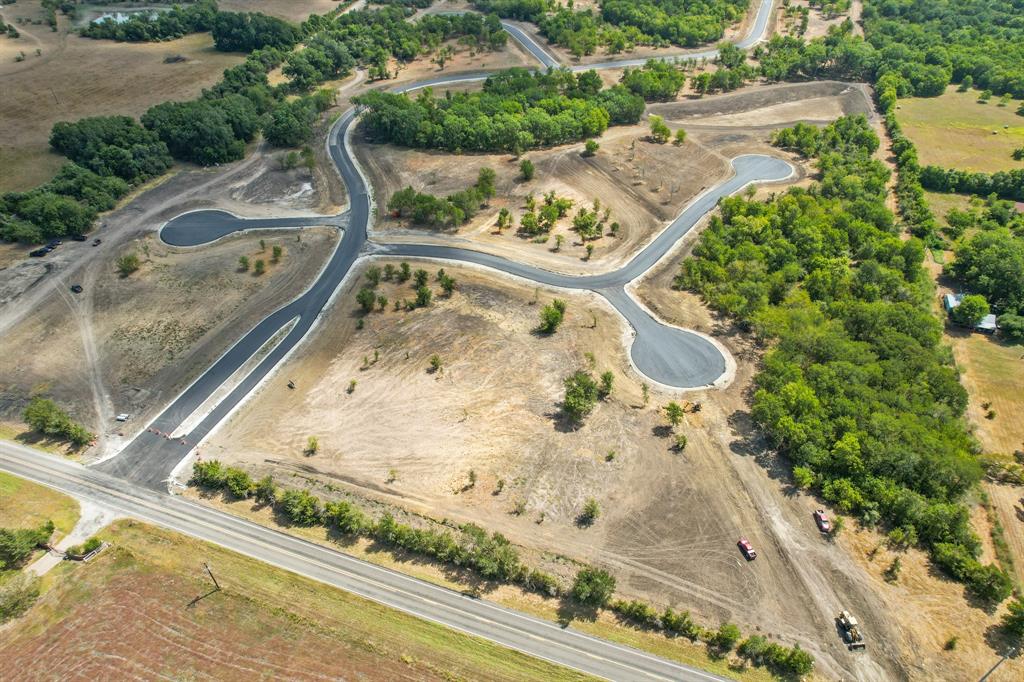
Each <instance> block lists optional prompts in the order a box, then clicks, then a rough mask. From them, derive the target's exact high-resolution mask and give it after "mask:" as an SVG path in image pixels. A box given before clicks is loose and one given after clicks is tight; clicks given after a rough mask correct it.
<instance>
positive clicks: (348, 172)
mask: <svg viewBox="0 0 1024 682" xmlns="http://www.w3.org/2000/svg"><path fill="white" fill-rule="evenodd" d="M771 4H772V3H771V0H763V2H762V5H761V9H760V10H759V14H758V19H757V21H755V25H754V29H755V31H752V32H751V34H750V35H748V37H747V38H746V39H745V41H748V42H756V40H755V35H756V30H757V27H758V26H760V29H759V30H760V31H761V32H762V33H763V31H764V30H765V27H766V25H767V24H766V23H765V21H762V16H763V15H766V14H770V11H768V10H770V9H771ZM766 7H767V10H766V9H765V8H766ZM512 28H513V31H512V35H513V37H515V38H516V39H520V40H524V41H526V42H524V45H525V46H526V47H527V49H529V50H530V51H531V53H533V54H535V55H536V56H537V57H538V59H540V60H541V61H542V62H544V61H545V59H550V55H547V53H546V52H544V51H543V48H541V47H540V46H539V45H537V43H536V42H533V41H531V40H530V39H529V37H528V36H525V35H524V34H523V33H522V31H519V30H518V29H515V27H512ZM616 63H619V62H616ZM588 68H593V67H588ZM599 68H604V66H603V65H600V66H599ZM486 77H487V73H486V72H470V73H458V74H448V75H444V76H439V77H437V78H434V79H430V80H427V81H422V82H418V83H414V84H411V85H406V86H400V87H397V88H394V89H393V90H394V91H396V92H409V91H412V90H416V89H420V88H424V87H432V86H438V85H444V84H448V83H456V82H465V81H472V80H481V79H484V78H486ZM357 113H358V112H357V111H356V110H355V109H350V110H349V111H347V112H345V114H343V115H342V116H341V117H340V118H339V119H338V121H337V122H336V123H335V125H334V127H333V128H332V130H331V132H330V134H329V136H328V151H329V152H330V154H331V158H332V160H333V161H334V163H335V166H336V167H337V168H338V172H339V173H340V174H341V176H342V179H343V180H344V182H345V186H346V187H347V188H348V191H349V194H350V195H351V197H352V201H351V205H350V207H349V210H348V211H347V212H346V213H345V214H343V215H342V216H324V217H321V218H316V217H301V218H264V219H245V218H238V217H236V216H234V215H232V214H230V213H227V212H225V211H194V212H190V213H186V214H183V215H181V216H178V217H177V218H175V219H174V220H171V221H170V222H168V223H167V224H166V225H165V226H164V227H163V228H162V230H161V237H162V238H163V239H164V241H166V242H167V243H169V244H174V245H177V246H195V245H199V244H205V243H209V242H211V241H215V240H217V239H220V238H222V237H224V236H225V235H227V234H231V233H232V232H236V231H244V230H251V229H266V228H274V227H301V226H305V225H314V224H335V225H344V224H347V225H348V226H350V227H348V228H346V229H345V231H344V236H343V237H342V239H341V241H340V243H339V244H338V247H337V249H336V251H335V253H334V254H333V256H332V257H331V259H330V261H329V262H328V264H327V266H326V267H325V269H324V271H323V273H322V274H321V276H320V278H319V279H318V280H317V281H316V282H315V283H314V284H313V286H312V287H311V288H310V289H309V290H308V291H307V292H305V293H304V294H303V295H301V296H300V297H299V298H297V299H295V300H294V301H292V302H291V303H289V304H287V305H285V306H284V307H282V308H281V309H279V310H277V311H275V312H274V313H272V314H271V315H270V316H269V317H267V318H265V319H264V320H263V321H261V322H260V323H259V324H258V325H257V326H256V327H254V328H253V329H252V330H251V331H249V332H248V333H247V334H246V335H245V336H243V337H242V338H241V339H240V340H239V341H238V342H237V343H236V344H235V345H234V346H232V347H231V348H230V349H229V350H228V351H227V352H226V353H225V354H224V355H223V356H222V357H221V358H219V359H218V360H217V362H216V363H214V364H213V365H212V366H211V367H210V368H209V369H208V370H207V371H206V372H205V373H203V375H202V376H200V377H199V378H198V379H197V380H196V381H195V382H194V383H193V384H192V385H191V386H189V387H188V388H187V389H186V390H185V391H184V392H183V393H182V394H181V395H180V396H179V397H178V398H176V399H175V400H174V401H173V402H172V403H171V404H170V405H169V406H168V407H167V408H166V409H165V410H164V411H163V412H162V413H161V414H160V415H159V416H158V417H157V418H156V419H155V420H154V421H153V422H152V423H151V424H150V427H149V429H147V430H146V431H143V432H142V433H141V434H139V436H138V437H136V438H135V439H134V440H133V441H132V442H131V443H129V444H128V445H127V446H126V447H125V448H124V449H123V450H122V451H121V452H120V453H118V454H117V456H115V457H113V458H111V459H109V460H106V461H104V462H102V463H100V464H98V465H96V468H98V469H100V470H102V471H105V472H107V473H110V474H113V475H116V476H121V477H124V478H127V479H129V480H132V481H134V482H136V483H140V484H142V485H146V486H149V487H152V488H154V489H161V488H163V487H165V486H166V482H167V481H168V479H169V478H170V476H171V473H172V471H173V470H174V468H175V467H176V466H177V465H178V463H179V462H181V460H182V459H184V457H185V456H186V455H187V454H188V453H189V452H190V451H191V450H192V448H193V447H194V445H195V444H196V443H198V442H199V441H201V440H202V439H203V438H204V437H205V436H206V435H207V434H208V433H209V432H210V431H211V430H212V429H213V428H214V427H215V426H216V425H217V424H219V423H220V422H221V421H222V420H223V419H224V418H226V417H227V415H228V414H229V413H230V412H231V411H232V410H233V409H235V407H237V406H238V405H239V404H240V403H241V402H242V401H243V400H244V399H245V397H246V396H247V395H249V393H250V392H251V391H252V390H253V389H254V388H255V387H256V386H257V385H258V384H259V383H260V382H261V381H262V380H263V379H264V378H265V377H266V376H267V375H268V374H269V373H270V372H271V371H272V370H273V368H274V367H276V366H277V365H278V364H279V363H280V362H281V360H282V359H283V358H284V357H285V356H286V355H287V354H288V353H289V352H290V351H291V350H292V349H293V348H294V347H295V346H296V345H297V344H298V343H299V342H300V341H301V340H302V339H303V337H304V336H305V335H306V333H307V332H308V331H309V330H310V328H311V327H312V326H313V324H314V322H315V321H316V320H317V318H318V317H319V315H320V313H321V312H322V310H323V309H324V307H325V306H326V305H327V303H328V302H329V301H330V299H331V297H332V296H333V295H334V294H335V293H336V292H337V290H338V288H339V285H340V284H341V282H342V281H343V280H344V279H345V277H346V276H347V275H348V273H349V271H350V269H351V267H352V265H353V263H355V261H356V259H357V258H358V257H359V256H360V255H361V254H362V253H363V252H364V247H365V246H366V245H367V239H368V237H367V229H368V226H369V219H370V201H369V194H368V188H367V185H366V181H365V179H364V178H363V176H362V174H361V173H360V172H359V170H358V167H357V165H356V162H355V160H354V159H353V158H352V155H351V154H350V152H349V149H348V147H347V145H346V144H345V138H346V135H347V134H348V133H349V130H350V128H351V126H352V124H353V123H354V121H355V120H356V116H357ZM733 170H734V174H733V176H732V177H731V178H729V179H728V180H726V181H724V182H723V183H721V184H719V185H717V186H715V187H713V188H711V189H710V190H708V191H707V192H705V193H704V194H702V195H701V196H700V197H698V198H697V199H696V200H695V201H694V202H692V203H691V204H690V206H688V207H687V208H686V209H685V210H684V211H683V213H682V214H681V215H680V216H679V217H678V218H677V219H676V220H675V221H673V223H672V224H671V225H670V226H669V227H668V228H666V229H665V230H664V231H663V232H662V233H661V234H660V235H658V237H657V238H656V239H655V240H654V241H652V242H651V243H650V244H649V245H648V246H647V247H646V248H644V249H643V250H642V251H641V252H640V253H639V254H638V255H637V256H636V257H634V258H633V259H632V260H631V261H630V262H629V263H627V264H626V265H625V266H624V267H623V268H621V269H619V270H616V271H613V272H610V273H604V274H600V275H594V276H589V277H578V276H569V275H562V274H558V273H554V272H550V271H547V270H542V269H539V268H534V267H531V266H528V265H524V264H521V263H516V262H514V261H509V260H506V259H503V258H500V257H497V256H493V255H490V254H485V253H481V252H477V251H471V250H467V249H457V248H450V247H443V246H429V245H415V244H402V245H386V244H385V245H380V246H379V249H378V250H379V251H380V252H383V253H388V254H391V255H395V256H405V257H410V258H411V257H430V258H443V259H449V260H455V261H463V262H469V263H475V264H479V265H485V266H487V267H492V268H494V269H496V270H500V271H502V272H505V273H508V274H512V275H517V276H520V277H525V278H527V279H530V280H533V281H536V282H539V283H543V284H547V285H551V286H556V287H564V288H572V289H589V290H592V291H594V292H596V293H598V294H599V295H601V296H603V297H604V298H605V299H606V300H608V301H609V302H610V303H611V304H612V305H613V306H614V307H615V308H616V310H618V312H619V313H620V314H621V315H622V316H623V317H624V318H625V319H626V320H627V321H628V322H629V324H630V325H631V326H632V328H633V331H634V333H635V336H634V341H633V343H632V345H631V346H630V357H631V360H632V362H633V364H634V365H635V366H636V368H637V369H638V370H639V371H640V372H642V373H643V374H644V375H646V376H647V377H649V378H650V379H652V380H653V381H655V382H657V383H659V384H662V385H664V386H666V387H670V388H695V387H701V386H709V385H712V384H713V383H714V382H715V381H716V380H718V379H719V378H720V377H722V376H723V374H724V373H725V371H726V368H727V365H726V357H725V355H724V354H723V351H722V350H720V348H719V347H718V346H717V345H716V344H715V343H714V342H713V341H712V340H711V339H709V338H707V337H705V336H702V335H700V334H697V333H695V332H692V331H686V330H682V329H678V328H675V327H670V326H668V325H665V324H663V323H661V322H660V321H658V320H657V319H655V318H654V317H653V316H652V315H651V314H650V313H649V312H648V311H647V310H646V309H644V308H643V307H642V306H640V305H639V304H638V303H637V301H635V300H634V299H633V298H632V297H631V296H630V295H629V294H628V293H627V292H626V289H625V285H626V284H627V283H628V282H630V281H632V280H634V279H636V278H637V277H639V276H640V275H642V274H643V273H644V272H646V271H647V270H648V269H650V268H651V267H652V266H653V265H654V264H655V263H657V262H658V260H660V259H661V258H662V257H663V256H664V255H665V253H667V252H668V250H670V249H671V248H672V246H673V245H674V244H675V243H676V242H677V241H678V240H679V239H680V238H681V237H682V236H683V235H684V234H686V232H687V231H688V230H690V229H691V228H692V227H693V226H694V225H695V224H696V223H697V221H699V220H700V218H701V217H702V216H703V215H704V214H706V213H707V212H708V211H710V210H712V209H713V208H714V207H715V206H716V204H717V203H718V200H719V199H720V198H721V197H723V196H727V195H729V194H733V193H735V192H737V191H739V190H740V189H742V188H743V187H744V186H746V185H747V184H749V183H751V182H758V181H762V182H764V181H769V182H770V181H778V180H782V179H784V178H786V177H787V176H789V175H790V174H791V173H792V167H791V166H790V165H789V164H788V163H786V162H785V161H782V160H781V159H778V158H775V157H769V156H763V155H749V156H741V157H737V158H736V159H734V160H733ZM293 320H295V321H296V323H295V326H294V327H293V328H292V329H291V331H289V332H288V334H287V336H286V337H285V338H284V339H283V341H281V342H280V343H278V344H277V345H276V346H275V347H274V349H273V350H272V351H271V352H270V353H269V354H268V355H267V356H266V357H265V358H264V359H263V360H262V361H261V362H260V363H259V364H258V365H257V366H256V368H255V369H253V370H252V371H251V372H250V373H249V374H248V375H247V376H246V377H245V378H244V379H243V380H242V381H241V382H240V383H239V384H238V385H237V386H236V387H235V388H234V389H233V390H232V391H231V392H230V393H229V394H228V395H227V396H226V397H225V398H224V399H222V400H221V401H220V402H219V403H218V404H217V406H216V407H215V408H214V409H213V411H212V412H210V413H209V414H208V415H207V416H206V417H205V418H203V419H202V421H201V422H200V423H199V424H198V426H196V427H195V428H194V429H193V430H192V431H191V432H190V433H188V434H187V435H186V436H185V437H184V439H182V440H172V439H170V438H168V437H167V435H166V434H169V433H174V432H175V431H176V430H177V429H178V428H179V427H180V425H181V424H182V423H183V422H184V421H185V419H187V418H188V417H189V415H191V414H192V413H193V412H194V411H195V410H196V409H197V408H199V407H200V406H201V405H202V404H203V403H204V402H205V401H206V400H207V398H209V396H211V395H212V394H213V393H214V391H215V390H216V389H217V388H218V387H220V386H221V385H222V384H223V383H224V382H225V381H227V380H228V379H229V378H230V377H231V376H232V375H233V374H234V373H235V371H236V370H238V369H239V368H240V367H242V365H243V364H245V362H246V361H247V360H248V359H249V358H250V357H252V356H253V355H254V354H255V353H256V352H257V351H258V350H259V349H260V348H261V347H263V346H264V344H266V343H267V341H268V340H270V339H271V338H272V337H273V336H274V335H275V334H276V333H277V332H278V331H279V330H281V329H282V328H283V327H284V326H285V325H287V324H289V323H290V322H291V321H293Z"/></svg>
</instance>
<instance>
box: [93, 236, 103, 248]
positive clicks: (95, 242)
mask: <svg viewBox="0 0 1024 682" xmlns="http://www.w3.org/2000/svg"><path fill="white" fill-rule="evenodd" d="M102 241H103V240H102V239H100V238H99V237H96V239H93V240H92V245H93V246H99V245H100V243H101V242H102Z"/></svg>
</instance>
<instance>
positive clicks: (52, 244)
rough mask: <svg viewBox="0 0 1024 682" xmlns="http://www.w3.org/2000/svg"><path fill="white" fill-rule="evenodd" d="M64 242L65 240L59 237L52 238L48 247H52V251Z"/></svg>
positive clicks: (47, 244)
mask: <svg viewBox="0 0 1024 682" xmlns="http://www.w3.org/2000/svg"><path fill="white" fill-rule="evenodd" d="M63 243H64V242H62V241H61V240H59V239H51V240H50V241H49V242H47V243H46V248H48V249H50V250H51V251H52V250H53V249H55V248H57V247H58V246H60V245H61V244H63Z"/></svg>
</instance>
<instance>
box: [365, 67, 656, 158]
mask: <svg viewBox="0 0 1024 682" xmlns="http://www.w3.org/2000/svg"><path fill="white" fill-rule="evenodd" d="M601 85H602V84H601V78H600V76H598V75H597V74H596V73H595V72H592V71H591V72H586V73H583V74H580V75H579V76H577V75H576V74H574V73H572V72H570V71H568V70H553V71H550V72H548V73H531V72H530V71H527V70H526V69H521V68H517V69H508V70H506V71H502V72H500V73H498V74H495V75H492V76H490V77H489V78H488V79H487V80H486V81H485V82H484V86H483V90H482V91H481V92H471V93H455V94H452V93H450V92H449V93H446V95H445V97H444V98H436V97H434V94H433V92H432V91H431V90H430V89H425V90H423V91H422V92H420V93H419V95H417V96H416V98H415V99H413V98H411V97H409V96H408V95H406V94H395V93H388V92H371V93H367V94H365V95H360V96H359V97H357V98H355V100H354V101H355V102H356V104H359V105H360V106H362V107H364V109H365V113H364V115H363V119H362V126H363V130H364V131H365V132H366V134H367V135H368V136H369V137H370V138H371V139H374V140H377V141H380V142H393V143H396V144H400V145H403V146H406V147H416V148H426V149H446V150H448V151H510V152H517V153H518V152H523V151H525V150H527V149H532V148H535V147H539V146H551V145H556V144H564V143H566V142H575V141H579V140H583V139H586V138H590V137H596V136H599V135H600V134H601V133H602V132H604V130H605V129H606V128H607V127H608V126H609V125H623V124H629V123H636V122H637V121H638V120H640V116H641V115H642V114H643V110H644V102H643V99H642V98H641V97H638V96H636V95H634V94H632V93H631V92H629V91H628V90H626V89H625V87H623V86H621V85H618V86H614V87H611V88H606V89H602V87H601Z"/></svg>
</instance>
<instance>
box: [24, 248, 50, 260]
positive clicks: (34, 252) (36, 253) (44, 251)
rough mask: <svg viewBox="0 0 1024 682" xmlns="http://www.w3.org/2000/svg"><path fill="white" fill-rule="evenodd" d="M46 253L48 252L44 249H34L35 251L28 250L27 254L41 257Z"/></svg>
mask: <svg viewBox="0 0 1024 682" xmlns="http://www.w3.org/2000/svg"><path fill="white" fill-rule="evenodd" d="M48 253H50V252H49V251H48V250H46V249H36V250H35V251H29V252H28V255H30V256H32V257H33V258H42V257H43V256H45V255H46V254H48Z"/></svg>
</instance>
